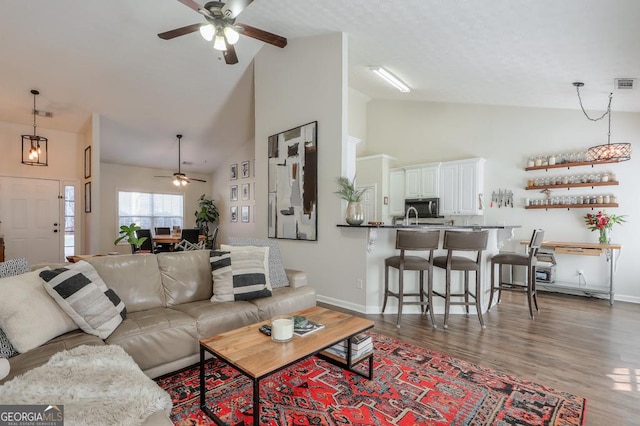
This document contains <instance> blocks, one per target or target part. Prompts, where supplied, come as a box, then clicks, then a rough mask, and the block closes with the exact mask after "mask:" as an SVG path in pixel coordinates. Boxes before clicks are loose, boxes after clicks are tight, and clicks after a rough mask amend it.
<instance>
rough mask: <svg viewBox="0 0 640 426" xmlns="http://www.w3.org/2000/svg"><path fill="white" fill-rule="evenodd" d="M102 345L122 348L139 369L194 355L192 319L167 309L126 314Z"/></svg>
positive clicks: (194, 330)
mask: <svg viewBox="0 0 640 426" xmlns="http://www.w3.org/2000/svg"><path fill="white" fill-rule="evenodd" d="M205 303H210V302H209V301H208V300H207V301H205ZM106 342H107V343H109V344H113V345H120V346H122V347H123V348H124V350H125V351H127V353H128V354H129V355H131V357H133V359H134V360H135V361H136V362H137V363H138V365H139V366H140V368H142V369H143V370H147V369H149V368H153V367H156V366H158V365H162V364H166V363H169V362H172V361H175V360H177V359H180V358H185V357H188V356H190V355H194V354H197V353H198V331H197V329H196V321H195V319H194V318H192V317H190V316H189V315H187V314H185V313H182V312H179V311H176V310H173V309H171V308H153V309H147V310H144V311H138V312H133V313H129V314H128V315H127V318H126V319H125V320H124V321H122V324H120V326H119V327H118V328H116V330H115V331H114V332H113V333H112V334H111V336H109V337H108V338H107V340H106Z"/></svg>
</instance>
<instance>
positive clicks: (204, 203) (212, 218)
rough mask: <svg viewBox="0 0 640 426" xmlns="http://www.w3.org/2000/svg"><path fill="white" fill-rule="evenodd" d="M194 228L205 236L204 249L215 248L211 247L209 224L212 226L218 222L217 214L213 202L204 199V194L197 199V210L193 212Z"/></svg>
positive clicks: (209, 199)
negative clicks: (194, 217)
mask: <svg viewBox="0 0 640 426" xmlns="http://www.w3.org/2000/svg"><path fill="white" fill-rule="evenodd" d="M195 215H196V226H197V227H198V228H200V229H201V230H202V234H203V235H204V236H205V241H206V247H207V248H215V247H213V245H214V244H215V241H213V236H212V233H211V228H210V227H209V224H213V223H215V222H216V221H217V220H218V217H219V213H218V208H217V207H216V204H215V202H214V201H213V199H211V198H207V197H205V195H204V194H202V195H201V196H200V198H199V199H198V210H196V212H195Z"/></svg>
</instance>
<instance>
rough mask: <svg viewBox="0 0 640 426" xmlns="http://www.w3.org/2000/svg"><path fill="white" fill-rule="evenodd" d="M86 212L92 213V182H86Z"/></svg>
mask: <svg viewBox="0 0 640 426" xmlns="http://www.w3.org/2000/svg"><path fill="white" fill-rule="evenodd" d="M84 212H85V213H91V182H87V183H85V184H84Z"/></svg>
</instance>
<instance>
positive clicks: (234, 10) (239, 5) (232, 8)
mask: <svg viewBox="0 0 640 426" xmlns="http://www.w3.org/2000/svg"><path fill="white" fill-rule="evenodd" d="M251 2H253V0H229V1H227V2H226V3H225V5H224V6H223V7H222V13H223V14H224V16H226V17H227V18H232V19H233V18H235V17H236V16H238V15H240V12H242V11H243V10H244V8H245V7H247V6H249V5H250V4H251Z"/></svg>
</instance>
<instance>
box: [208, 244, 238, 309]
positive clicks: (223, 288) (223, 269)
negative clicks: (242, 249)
mask: <svg viewBox="0 0 640 426" xmlns="http://www.w3.org/2000/svg"><path fill="white" fill-rule="evenodd" d="M209 262H210V264H211V277H212V279H213V296H212V297H211V301H212V302H232V301H233V300H234V299H233V273H232V272H231V252H229V251H221V250H211V251H210V252H209Z"/></svg>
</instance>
